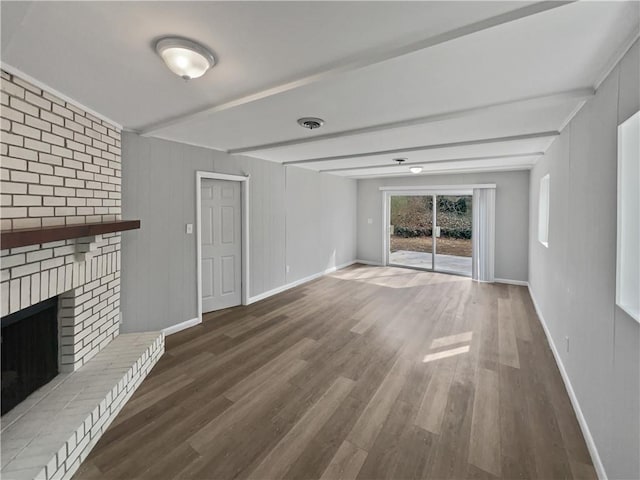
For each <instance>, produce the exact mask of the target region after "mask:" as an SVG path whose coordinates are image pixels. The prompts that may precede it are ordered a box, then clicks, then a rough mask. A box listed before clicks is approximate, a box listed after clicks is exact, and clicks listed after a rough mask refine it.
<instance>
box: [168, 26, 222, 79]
mask: <svg viewBox="0 0 640 480" xmlns="http://www.w3.org/2000/svg"><path fill="white" fill-rule="evenodd" d="M156 52H158V55H160V57H161V58H162V60H164V63H166V64H167V67H169V70H171V71H172V72H173V73H175V74H176V75H178V76H179V77H181V78H184V79H185V80H191V79H192V78H198V77H201V76H202V75H204V74H205V73H206V72H207V70H209V69H210V68H211V67H213V66H214V65H215V63H216V60H215V58H214V57H213V54H212V53H211V52H210V51H209V50H207V49H206V48H205V47H203V46H202V45H200V44H199V43H196V42H194V41H192V40H188V39H186V38H180V37H164V38H161V39H160V40H158V41H157V42H156Z"/></svg>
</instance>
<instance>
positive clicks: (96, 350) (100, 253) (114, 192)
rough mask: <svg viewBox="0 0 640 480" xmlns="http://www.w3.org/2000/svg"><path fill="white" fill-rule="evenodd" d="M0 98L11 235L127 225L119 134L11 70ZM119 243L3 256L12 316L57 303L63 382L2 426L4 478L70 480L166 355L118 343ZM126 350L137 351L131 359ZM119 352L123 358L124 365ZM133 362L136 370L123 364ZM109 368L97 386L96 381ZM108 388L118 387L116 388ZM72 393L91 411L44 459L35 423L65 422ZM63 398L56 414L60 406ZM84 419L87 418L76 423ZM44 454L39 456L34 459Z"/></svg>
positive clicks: (4, 209)
mask: <svg viewBox="0 0 640 480" xmlns="http://www.w3.org/2000/svg"><path fill="white" fill-rule="evenodd" d="M1 95H2V98H1V104H2V110H1V122H2V124H1V130H2V132H1V143H0V148H1V155H2V162H1V163H2V165H1V173H2V177H1V184H0V186H1V198H2V204H1V205H2V206H1V227H2V230H3V232H4V231H9V230H10V231H16V230H20V229H39V228H40V229H42V228H48V227H54V226H56V225H67V226H68V225H83V224H92V223H100V222H110V221H114V220H119V219H120V218H121V157H120V130H119V128H118V127H117V126H115V125H112V124H110V123H109V122H107V121H105V120H103V119H101V118H99V117H98V116H96V115H92V114H91V113H89V112H86V111H85V110H84V109H82V108H79V107H78V106H76V105H75V104H74V103H73V102H70V101H66V100H64V99H62V98H60V97H58V96H56V95H53V94H51V93H50V92H49V91H47V90H44V89H41V88H40V87H38V86H36V85H33V84H32V83H29V82H26V81H24V80H22V79H21V78H19V77H17V76H14V75H12V74H10V73H7V72H5V71H2V89H1ZM120 239H121V233H117V232H116V233H106V234H100V235H91V236H86V237H80V238H68V239H64V240H58V241H53V242H46V243H39V244H35V245H26V246H21V247H17V248H7V249H5V248H4V247H2V246H0V248H3V249H2V251H1V257H0V272H1V283H0V288H1V290H0V310H1V312H0V313H1V316H2V317H3V318H5V317H7V316H8V315H11V314H14V313H15V312H19V311H22V310H24V309H27V308H28V307H31V306H33V305H36V304H39V303H40V302H42V301H45V300H47V299H51V298H55V297H57V305H58V306H57V308H58V325H57V336H58V338H57V345H58V366H59V371H60V372H61V373H62V375H61V376H60V377H59V378H58V377H56V379H54V381H52V382H51V383H52V384H54V385H53V386H51V385H49V386H45V387H43V388H41V389H40V390H38V391H37V392H35V393H34V394H33V395H31V396H30V397H28V398H27V399H26V400H25V401H24V402H23V403H22V404H19V405H18V406H17V407H16V408H15V409H14V410H11V411H10V412H8V413H7V414H6V415H4V416H3V417H2V475H3V476H4V475H8V476H10V477H11V478H35V477H38V478H40V477H42V478H53V477H54V476H60V477H61V478H66V477H70V476H71V475H72V474H73V471H75V469H76V468H77V466H78V465H79V462H80V461H81V460H82V458H83V455H84V456H86V454H87V453H88V450H90V448H91V447H92V446H93V445H94V444H95V442H96V441H97V439H98V438H99V436H100V435H101V433H102V431H103V430H104V429H106V427H107V426H108V424H109V422H110V420H112V419H113V417H115V415H116V414H117V412H118V411H119V409H120V408H121V407H122V406H123V405H124V401H126V398H128V397H129V396H130V395H131V394H132V393H133V391H134V390H135V388H136V387H137V386H138V385H139V383H140V382H141V381H142V379H143V378H144V376H145V375H146V373H147V372H148V371H149V370H150V368H151V367H152V366H153V364H154V363H155V361H157V359H158V358H159V356H160V355H161V354H162V351H163V350H164V339H163V337H162V335H161V334H157V333H156V334H145V335H133V336H132V335H124V336H122V337H126V338H122V339H117V337H118V335H119V322H120V268H121V264H120V261H121V260H120V258H121V257H120V245H121V244H120ZM123 349H128V353H127V354H126V355H124V354H122V350H123ZM114 351H119V352H120V353H121V354H120V355H119V356H118V358H116V357H115V356H114V354H113V352H114ZM124 358H126V359H128V360H127V361H126V362H125V363H122V362H123V359H124ZM129 360H131V362H132V363H131V364H128V363H127V362H128V361H129ZM3 370H4V369H3ZM101 370H103V372H102V373H103V375H101V377H102V378H101V381H98V379H96V381H98V384H99V388H98V387H97V386H95V385H91V384H90V381H91V379H92V378H94V377H95V373H96V372H100V371H101ZM87 372H93V374H88V373H87ZM4 374H5V372H3V375H4ZM105 378H109V379H111V380H113V382H115V383H114V384H113V385H111V384H110V383H109V382H106V383H105V381H104V379H105ZM122 378H124V382H123V381H122ZM80 379H82V381H80ZM87 382H89V383H87ZM3 383H4V378H3ZM74 389H75V390H74ZM88 391H91V392H92V393H95V391H104V393H105V397H104V398H97V403H96V402H95V401H94V402H93V403H92V401H89V400H88V399H87V398H88V397H86V394H87V392H88ZM65 392H66V393H68V394H69V395H71V396H72V397H73V399H74V400H73V401H76V402H77V401H78V400H82V408H79V409H78V408H77V407H78V406H77V405H75V407H76V408H75V409H74V416H73V418H71V417H70V418H69V421H68V422H67V423H68V424H69V425H63V426H59V428H58V429H59V430H60V429H61V430H63V432H64V434H63V435H62V436H61V437H60V438H55V435H50V438H49V439H48V443H47V445H46V448H45V450H47V451H49V450H50V453H48V454H46V455H44V457H47V459H46V461H45V459H44V457H43V455H42V452H41V450H42V448H43V446H42V445H41V443H42V442H41V440H40V439H39V438H40V437H42V436H43V435H44V436H45V437H46V436H47V435H49V433H48V432H46V431H44V432H43V431H42V430H38V429H37V428H35V427H34V425H33V423H34V421H35V420H33V419H34V418H38V417H39V416H40V415H43V413H42V412H49V413H50V414H51V413H56V415H57V416H58V417H59V419H62V420H61V421H64V420H65V415H66V414H65V413H64V410H65V408H66V410H67V411H69V410H70V408H69V407H71V406H73V405H71V401H70V402H67V403H65V402H61V401H60V398H59V397H60V395H61V394H63V393H65ZM83 395H84V397H83ZM94 396H95V395H94ZM63 397H64V395H63ZM47 398H49V400H47ZM56 398H57V399H58V401H57V403H56V404H55V405H54V406H53V407H52V406H51V404H50V403H51V402H50V401H51V399H54V400H55V399H56ZM64 398H66V397H64ZM69 398H71V397H69ZM47 402H49V403H47ZM94 403H95V405H94ZM94 407H95V411H94ZM83 409H85V410H86V412H85V413H88V417H87V415H85V414H84V413H83V414H81V415H80V416H77V412H78V411H82V412H84V410H83ZM87 418H88V419H89V420H88V421H87ZM73 422H76V423H77V422H80V426H78V425H75V424H73ZM40 423H42V422H41V421H40ZM96 426H98V427H99V428H95V427H96ZM36 430H37V431H36ZM67 430H68V431H67ZM67 434H68V435H67ZM61 439H62V440H61ZM36 447H37V448H38V449H39V450H38V454H37V455H36V454H33V453H30V448H31V450H33V449H34V448H36ZM51 455H52V457H51V458H49V457H50V456H51Z"/></svg>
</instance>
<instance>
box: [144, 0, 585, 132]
mask: <svg viewBox="0 0 640 480" xmlns="http://www.w3.org/2000/svg"><path fill="white" fill-rule="evenodd" d="M574 1H575V0H570V1H557V2H556V1H542V2H537V3H534V4H531V5H527V6H525V7H521V8H518V9H515V10H512V11H509V12H506V13H503V14H500V15H496V16H494V17H490V18H486V19H484V20H480V21H478V22H474V23H471V24H469V25H464V26H462V27H459V28H455V29H453V30H450V31H448V32H443V33H440V34H438V35H435V36H432V37H427V38H423V39H420V40H418V41H415V42H410V43H405V44H402V45H394V46H391V47H390V48H387V49H384V48H376V49H372V50H370V51H368V52H365V53H361V54H357V55H353V56H351V57H348V58H345V59H342V60H340V61H338V62H335V63H334V64H332V65H329V66H328V67H326V69H325V70H320V71H318V72H316V73H313V74H311V75H307V76H306V77H302V78H298V79H295V80H292V81H290V82H286V83H282V84H279V85H273V86H271V87H269V88H267V89H265V90H261V91H258V92H253V93H250V94H248V95H244V96H241V97H238V98H234V99H232V100H229V101H227V102H224V103H220V104H218V105H210V106H208V107H205V108H202V109H199V110H196V111H192V112H188V113H185V114H181V115H177V116H174V117H171V118H168V119H166V120H162V121H160V122H156V123H153V124H151V125H148V126H146V127H143V128H142V129H140V134H141V135H142V136H149V135H152V134H154V133H155V132H158V131H159V130H164V129H165V128H168V127H171V126H173V125H176V124H179V123H183V122H189V121H194V120H198V119H200V118H203V117H206V116H208V115H211V114H213V113H217V112H222V111H224V110H229V109H231V108H236V107H239V106H241V105H246V104H248V103H252V102H256V101H258V100H263V99H265V98H269V97H272V96H274V95H278V94H280V93H284V92H288V91H290V90H295V89H297V88H300V87H304V86H306V85H311V84H313V83H317V82H320V81H324V80H328V79H331V78H334V77H337V76H339V75H342V74H344V73H348V72H352V71H355V70H359V69H361V68H365V67H369V66H371V65H375V64H378V63H382V62H385V61H387V60H392V59H394V58H397V57H401V56H403V55H408V54H410V53H414V52H417V51H420V50H424V49H427V48H430V47H433V46H435V45H440V44H442V43H446V42H449V41H451V40H455V39H457V38H461V37H464V36H467V35H471V34H473V33H476V32H480V31H482V30H486V29H489V28H492V27H496V26H498V25H503V24H506V23H510V22H513V21H515V20H519V19H521V18H525V17H529V16H531V15H535V14H538V13H541V12H545V11H547V10H551V9H554V8H558V7H561V6H563V5H567V4H570V3H573V2H574Z"/></svg>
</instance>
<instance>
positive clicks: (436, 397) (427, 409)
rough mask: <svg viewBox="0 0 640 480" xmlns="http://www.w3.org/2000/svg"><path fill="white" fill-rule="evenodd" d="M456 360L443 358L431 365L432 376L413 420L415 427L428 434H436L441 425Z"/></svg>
mask: <svg viewBox="0 0 640 480" xmlns="http://www.w3.org/2000/svg"><path fill="white" fill-rule="evenodd" d="M457 361H458V359H457V358H455V357H450V358H443V359H441V360H439V361H437V362H436V363H435V364H434V365H431V367H432V370H433V374H432V376H431V379H430V380H429V385H428V386H427V389H426V390H425V392H424V396H423V398H422V402H421V404H420V409H419V410H418V414H417V416H416V419H415V422H414V423H415V425H417V426H418V427H420V428H423V429H425V430H426V431H428V432H431V433H435V434H438V433H440V427H441V425H442V419H443V418H444V414H445V410H446V408H447V403H448V401H449V387H450V386H451V380H452V379H453V374H454V372H455V368H456V364H457Z"/></svg>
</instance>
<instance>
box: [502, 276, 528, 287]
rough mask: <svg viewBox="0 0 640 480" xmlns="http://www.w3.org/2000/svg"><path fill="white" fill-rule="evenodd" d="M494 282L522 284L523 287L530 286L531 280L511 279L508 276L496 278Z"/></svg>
mask: <svg viewBox="0 0 640 480" xmlns="http://www.w3.org/2000/svg"><path fill="white" fill-rule="evenodd" d="M494 282H496V283H506V284H507V285H520V286H522V287H528V286H529V282H527V281H524V280H510V279H508V278H495V279H494Z"/></svg>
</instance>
